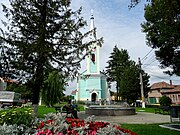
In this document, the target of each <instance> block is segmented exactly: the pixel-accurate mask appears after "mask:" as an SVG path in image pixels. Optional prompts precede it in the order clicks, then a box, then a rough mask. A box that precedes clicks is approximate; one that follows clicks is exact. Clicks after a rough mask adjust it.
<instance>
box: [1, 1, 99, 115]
mask: <svg viewBox="0 0 180 135" xmlns="http://www.w3.org/2000/svg"><path fill="white" fill-rule="evenodd" d="M9 2H10V4H9V5H11V7H10V8H8V7H6V6H5V5H4V4H3V12H4V14H5V17H6V18H7V20H8V23H7V22H5V21H4V23H3V24H5V27H6V28H7V29H4V30H2V31H1V32H2V33H0V44H1V46H0V47H1V48H0V49H1V50H3V51H1V52H2V55H1V57H2V59H1V61H0V65H3V67H0V68H1V69H2V72H5V71H7V70H8V72H9V73H11V74H10V75H9V77H11V76H12V75H13V76H15V77H17V78H18V79H19V80H20V81H21V82H24V81H27V82H28V83H29V86H30V88H31V90H32V93H33V96H32V97H33V99H32V100H33V101H32V104H33V106H34V113H35V116H36V114H37V112H36V110H37V109H36V108H37V104H38V102H39V97H40V96H39V95H40V90H41V89H42V86H43V83H44V79H46V77H47V76H48V74H49V72H51V71H54V70H58V71H59V72H61V73H62V74H63V75H64V76H66V77H75V76H76V75H77V73H78V70H79V68H80V62H81V61H82V60H83V59H84V58H85V56H86V55H87V54H88V52H87V53H85V54H84V53H83V52H85V51H87V50H88V47H89V46H90V45H91V44H92V43H95V42H97V43H98V44H101V42H102V38H101V39H94V40H92V41H88V40H86V38H87V36H88V35H90V34H91V33H92V32H95V30H92V31H90V32H86V33H85V32H82V28H84V27H85V26H86V21H84V18H83V17H82V16H81V10H82V8H80V9H78V10H76V11H72V9H71V0H53V1H52V0H42V1H34V0H13V1H9ZM2 60H6V61H7V62H4V61H2Z"/></svg>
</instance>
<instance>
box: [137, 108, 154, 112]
mask: <svg viewBox="0 0 180 135" xmlns="http://www.w3.org/2000/svg"><path fill="white" fill-rule="evenodd" d="M154 109H155V108H148V107H146V108H142V107H136V112H141V111H143V112H150V113H154V112H155V111H154Z"/></svg>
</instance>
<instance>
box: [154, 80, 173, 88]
mask: <svg viewBox="0 0 180 135" xmlns="http://www.w3.org/2000/svg"><path fill="white" fill-rule="evenodd" d="M162 88H165V89H172V88H174V86H173V85H170V84H168V83H166V82H164V81H163V82H158V83H154V84H152V85H151V90H152V89H162Z"/></svg>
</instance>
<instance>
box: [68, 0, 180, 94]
mask: <svg viewBox="0 0 180 135" xmlns="http://www.w3.org/2000/svg"><path fill="white" fill-rule="evenodd" d="M130 1H131V0H73V1H72V8H73V9H78V8H79V7H82V16H83V17H84V19H85V20H87V23H88V25H90V16H91V10H93V15H94V22H95V27H96V29H97V37H99V38H100V37H103V39H104V43H103V45H102V47H101V50H100V66H101V67H100V69H101V70H103V69H105V67H106V66H107V61H108V60H109V56H110V53H111V52H112V50H113V48H114V46H115V45H116V46H117V47H118V48H119V49H121V48H122V49H126V50H127V51H128V53H129V56H130V59H132V60H134V61H135V62H138V57H140V59H141V62H142V69H143V70H144V71H145V72H146V73H148V74H149V75H150V84H151V85H152V84H153V83H156V82H161V81H165V82H167V83H169V81H170V80H172V82H173V84H180V78H179V77H176V76H172V77H171V76H169V75H167V74H164V73H163V71H164V70H162V69H160V68H159V65H160V64H159V63H158V61H157V60H156V59H155V55H154V51H155V50H152V49H151V48H150V47H148V46H147V45H146V35H145V33H143V32H142V29H141V23H143V21H145V19H144V6H145V1H146V0H144V1H143V0H142V1H141V3H139V4H138V5H137V6H136V7H134V8H132V9H131V10H129V9H128V5H129V4H130ZM87 29H89V26H87ZM84 68H85V63H84V62H82V70H84ZM74 89H76V85H75V83H70V84H69V87H68V90H74ZM68 92H69V91H68ZM68 92H67V93H68Z"/></svg>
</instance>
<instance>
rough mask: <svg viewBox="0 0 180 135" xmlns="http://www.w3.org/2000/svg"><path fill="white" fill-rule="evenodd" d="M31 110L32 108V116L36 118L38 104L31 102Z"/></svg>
mask: <svg viewBox="0 0 180 135" xmlns="http://www.w3.org/2000/svg"><path fill="white" fill-rule="evenodd" d="M32 106H33V110H34V118H37V116H38V104H33V105H32Z"/></svg>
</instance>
